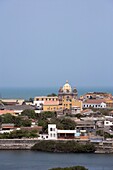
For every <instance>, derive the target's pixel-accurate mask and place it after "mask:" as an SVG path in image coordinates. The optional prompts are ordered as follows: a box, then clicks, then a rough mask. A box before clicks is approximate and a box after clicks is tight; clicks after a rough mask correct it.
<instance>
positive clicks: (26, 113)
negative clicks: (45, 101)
mask: <svg viewBox="0 0 113 170" xmlns="http://www.w3.org/2000/svg"><path fill="white" fill-rule="evenodd" d="M21 115H22V116H28V118H31V119H36V118H37V115H36V113H35V111H34V110H30V109H28V110H24V111H23V112H22V113H21Z"/></svg>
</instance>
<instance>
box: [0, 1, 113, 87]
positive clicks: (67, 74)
mask: <svg viewBox="0 0 113 170" xmlns="http://www.w3.org/2000/svg"><path fill="white" fill-rule="evenodd" d="M66 80H69V82H70V84H71V85H73V86H74V85H75V86H76V87H77V86H113V0H0V87H41V86H42V87H45V86H47V87H49V86H50V87H53V86H62V85H63V84H64V83H65V81H66Z"/></svg>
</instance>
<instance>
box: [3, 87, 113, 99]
mask: <svg viewBox="0 0 113 170" xmlns="http://www.w3.org/2000/svg"><path fill="white" fill-rule="evenodd" d="M58 90H59V88H58V87H48V88H46V87H43V88H42V87H40V88H39V87H38V88H36V87H35V88H28V87H27V88H25V87H23V88H20V87H19V88H15V87H14V88H4V87H2V88H0V98H13V99H17V98H21V99H26V100H28V99H29V98H34V97H35V96H43V95H48V94H51V93H55V94H58ZM77 91H78V95H79V96H81V95H83V94H85V93H86V92H108V93H112V94H113V87H78V88H77Z"/></svg>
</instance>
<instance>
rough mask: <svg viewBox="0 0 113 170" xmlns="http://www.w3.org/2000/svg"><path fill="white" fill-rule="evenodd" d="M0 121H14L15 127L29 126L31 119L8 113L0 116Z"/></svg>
mask: <svg viewBox="0 0 113 170" xmlns="http://www.w3.org/2000/svg"><path fill="white" fill-rule="evenodd" d="M0 122H1V123H14V124H15V127H20V126H23V127H30V126H31V120H30V119H28V118H23V117H22V116H13V115H11V114H10V113H7V114H4V115H2V116H0Z"/></svg>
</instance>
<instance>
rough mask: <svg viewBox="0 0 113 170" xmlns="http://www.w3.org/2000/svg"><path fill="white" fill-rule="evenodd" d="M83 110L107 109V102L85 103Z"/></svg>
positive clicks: (93, 100)
mask: <svg viewBox="0 0 113 170" xmlns="http://www.w3.org/2000/svg"><path fill="white" fill-rule="evenodd" d="M82 106H83V108H91V107H92V108H106V103H105V100H100V99H92V100H91V99H90V100H86V101H84V102H83V105H82Z"/></svg>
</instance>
